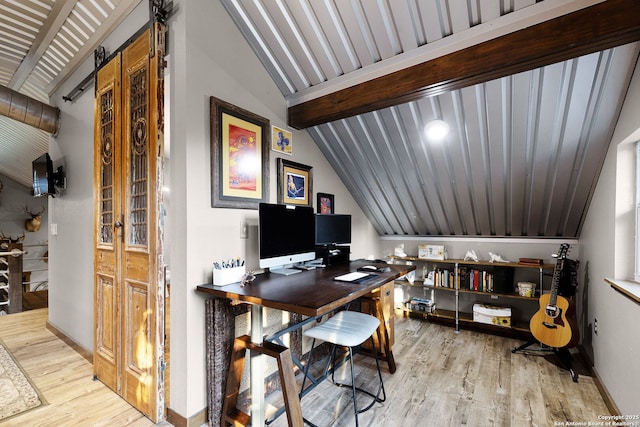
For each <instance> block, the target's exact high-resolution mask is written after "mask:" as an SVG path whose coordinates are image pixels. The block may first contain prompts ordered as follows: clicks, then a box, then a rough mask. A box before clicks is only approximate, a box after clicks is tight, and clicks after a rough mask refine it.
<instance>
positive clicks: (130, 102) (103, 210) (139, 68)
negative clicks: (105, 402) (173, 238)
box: [94, 31, 164, 422]
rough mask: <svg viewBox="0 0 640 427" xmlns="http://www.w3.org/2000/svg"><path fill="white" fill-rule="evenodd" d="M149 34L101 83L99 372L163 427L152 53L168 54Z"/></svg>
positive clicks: (106, 70) (156, 73) (156, 98)
mask: <svg viewBox="0 0 640 427" xmlns="http://www.w3.org/2000/svg"><path fill="white" fill-rule="evenodd" d="M150 34H151V32H150V31H147V32H145V33H144V34H143V35H141V36H140V37H139V38H138V39H137V40H136V41H134V42H133V43H132V44H131V45H129V46H128V47H127V48H126V49H125V50H123V51H122V53H121V54H120V55H118V56H117V57H115V58H114V59H112V60H111V61H110V62H109V64H107V65H105V66H104V67H102V68H101V69H100V71H99V72H98V74H97V78H96V102H95V109H96V110H95V126H94V140H95V159H94V186H95V189H96V194H95V202H96V206H95V224H96V225H95V233H96V236H95V237H96V244H95V267H94V269H95V301H94V304H95V339H94V373H95V375H96V377H97V378H98V379H100V380H101V381H102V382H104V383H105V384H106V385H107V386H109V387H110V388H112V389H113V390H114V391H116V392H117V393H118V394H119V395H120V396H122V397H123V398H124V399H125V400H127V401H128V402H129V403H131V404H132V405H133V406H135V407H136V408H137V409H138V410H140V411H141V412H142V413H144V414H145V415H146V416H148V417H149V418H150V419H151V420H153V421H154V422H158V421H160V420H162V419H163V418H164V401H163V398H164V390H163V350H164V330H163V322H162V318H163V315H164V313H163V307H164V302H163V301H162V298H163V292H162V286H163V280H162V278H163V274H162V229H161V219H160V216H159V213H160V204H161V187H162V182H161V176H162V174H161V173H160V172H161V170H162V161H163V158H162V153H163V149H162V137H163V135H162V102H161V95H159V94H162V70H161V68H159V66H162V61H163V59H162V55H161V54H157V53H156V54H155V55H152V54H153V52H162V50H161V49H153V46H152V43H151V42H152V40H151V38H150V37H151V35H150ZM156 34H160V35H161V34H162V33H161V31H159V32H156ZM157 45H159V46H160V47H161V44H157ZM158 61H161V62H160V64H158Z"/></svg>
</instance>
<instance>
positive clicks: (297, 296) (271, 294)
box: [196, 260, 416, 316]
mask: <svg viewBox="0 0 640 427" xmlns="http://www.w3.org/2000/svg"><path fill="white" fill-rule="evenodd" d="M362 265H377V266H379V267H389V268H390V269H391V271H389V272H386V273H373V274H375V275H376V276H377V277H374V278H373V279H371V280H368V281H367V282H366V283H362V284H357V283H349V282H340V281H336V280H334V277H336V276H339V275H342V274H345V273H349V272H351V271H356V269H357V268H358V267H360V266H362ZM415 268H416V267H415V266H414V265H399V264H388V265H387V264H374V263H372V262H371V261H366V260H363V261H352V262H351V263H349V264H343V265H335V266H329V267H325V268H316V269H314V270H307V271H302V272H300V273H296V274H292V275H290V276H284V275H280V274H271V273H264V274H259V275H257V276H256V279H255V280H254V281H253V283H252V284H250V285H247V286H244V287H242V286H240V283H233V284H231V285H226V286H214V285H212V284H204V285H199V286H198V287H197V288H196V289H197V290H198V291H200V292H204V293H207V294H210V295H213V296H215V297H217V298H228V299H232V300H239V301H243V302H248V303H252V304H258V305H262V306H264V307H269V308H277V309H279V310H284V311H289V312H291V313H298V314H302V315H306V316H321V315H324V314H326V313H328V312H330V311H332V310H335V309H337V308H339V307H341V306H343V305H345V304H347V303H349V302H351V301H353V300H355V299H357V298H360V297H361V296H363V295H366V294H368V293H369V292H371V291H373V290H375V289H378V288H379V287H380V286H382V285H384V284H385V283H387V282H389V281H391V280H395V279H397V278H398V277H400V276H403V275H405V274H407V273H408V272H410V271H412V270H415Z"/></svg>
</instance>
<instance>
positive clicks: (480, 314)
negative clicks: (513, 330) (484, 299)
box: [473, 303, 511, 327]
mask: <svg viewBox="0 0 640 427" xmlns="http://www.w3.org/2000/svg"><path fill="white" fill-rule="evenodd" d="M473 321H474V322H478V323H486V324H489V325H496V326H507V327H509V326H511V307H503V306H500V305H492V304H479V303H476V304H473Z"/></svg>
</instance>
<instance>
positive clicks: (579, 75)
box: [221, 0, 640, 238]
mask: <svg viewBox="0 0 640 427" xmlns="http://www.w3.org/2000/svg"><path fill="white" fill-rule="evenodd" d="M221 1H222V3H223V4H224V6H225V8H226V9H227V11H228V13H229V14H230V16H231V17H232V18H233V20H234V21H235V23H236V25H237V26H238V28H239V29H240V30H241V32H242V33H243V35H244V36H245V38H246V39H247V41H248V42H249V43H250V45H251V46H252V47H253V49H254V51H255V53H256V55H257V56H258V57H259V58H260V60H261V61H262V63H263V64H264V66H265V67H266V69H267V70H268V71H269V73H270V74H271V76H272V77H273V79H274V81H275V82H276V84H277V85H278V87H279V88H280V90H281V91H282V94H283V96H285V98H286V99H288V102H289V105H296V104H298V103H300V102H304V101H308V100H310V99H313V98H314V97H317V96H320V95H323V94H326V93H330V92H331V91H335V90H339V89H342V88H344V87H347V86H351V85H354V84H357V83H358V82H361V81H364V80H367V79H368V78H372V77H375V76H378V75H380V74H384V73H386V72H389V71H393V70H394V69H397V68H398V67H403V64H404V65H407V64H411V63H415V62H416V61H420V58H430V57H433V56H439V55H441V54H442V52H445V51H447V50H450V49H453V48H455V45H456V44H464V43H473V40H474V39H477V40H482V39H484V38H486V37H492V33H495V32H498V33H499V32H500V31H505V32H508V31H514V30H515V29H519V28H523V27H525V26H528V25H533V24H535V23H537V22H541V21H545V20H548V19H551V18H553V17H556V16H559V15H562V14H565V13H569V12H571V11H574V10H577V9H581V8H583V7H587V6H589V5H592V4H594V3H598V1H554V0H545V1H538V2H536V1H535V0H482V1H471V0H467V1H462V0H460V1H451V0H323V1H321V0H318V1H315V0H314V1H311V0H290V1H287V0H221ZM494 35H495V34H494ZM522 48H523V49H526V48H527V47H526V46H523V47H522ZM639 51H640V49H639V46H638V44H637V43H635V44H630V45H625V46H621V47H617V48H614V49H610V50H606V51H603V52H599V53H595V54H591V55H587V56H584V57H581V58H577V59H574V60H570V61H566V62H563V63H558V64H554V65H550V66H546V67H543V68H540V69H535V70H532V71H529V72H524V73H520V74H518V75H514V76H509V77H505V78H502V79H498V80H495V81H490V82H487V83H484V84H478V85H476V86H473V87H468V88H465V89H461V90H456V91H453V92H449V93H445V94H441V95H438V96H433V97H430V98H426V99H422V100H420V101H415V102H410V103H407V104H403V105H398V106H395V107H390V108H385V109H383V110H379V111H375V112H372V113H366V114H361V115H358V116H355V117H350V118H347V119H342V120H338V121H335V122H330V123H326V124H322V125H318V126H314V127H311V128H309V129H308V131H309V132H310V134H311V135H312V137H313V139H314V141H315V143H316V144H317V145H318V147H319V148H320V150H321V151H322V152H323V153H324V155H325V156H326V157H327V158H328V159H329V161H330V163H331V164H332V165H333V167H334V169H335V171H336V173H337V174H338V175H339V176H340V177H341V179H342V180H343V182H344V183H345V184H346V186H347V187H348V189H349V191H350V192H351V194H352V195H353V197H354V198H355V199H356V200H357V202H358V203H359V205H360V207H361V208H362V210H363V211H364V212H365V214H366V215H367V216H368V218H369V219H370V221H371V222H372V224H373V225H374V227H375V228H376V230H377V231H378V233H379V234H380V235H408V236H430V235H443V236H450V235H455V236H462V235H470V236H528V237H540V236H543V237H567V238H568V237H579V234H580V228H581V226H582V221H583V220H584V216H585V214H586V211H587V209H588V207H589V201H590V199H591V196H592V194H593V191H594V189H595V185H596V182H597V179H598V176H599V172H600V169H601V167H602V164H603V161H604V157H605V154H606V151H607V148H608V146H609V143H610V139H611V136H612V133H613V130H614V127H615V124H616V121H617V118H618V114H619V111H620V108H621V105H622V102H623V101H624V98H625V94H626V91H627V88H628V85H629V81H630V78H631V75H632V72H633V69H634V67H635V65H636V62H637V60H638V54H639ZM434 118H440V119H444V120H445V121H447V122H448V123H449V125H450V128H451V132H450V133H449V135H448V137H447V139H446V141H445V142H444V143H443V144H440V145H433V144H429V143H428V142H426V141H425V140H424V138H423V136H422V129H423V126H424V125H425V124H426V123H427V122H428V121H430V120H431V119H434ZM311 166H313V165H311ZM314 189H315V190H316V191H319V192H329V193H331V189H330V188H322V186H321V185H318V184H316V185H314ZM337 204H338V209H339V201H337Z"/></svg>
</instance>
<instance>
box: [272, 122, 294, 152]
mask: <svg viewBox="0 0 640 427" xmlns="http://www.w3.org/2000/svg"><path fill="white" fill-rule="evenodd" d="M271 149H272V150H273V151H277V152H278V153H280V154H289V155H291V154H293V134H292V133H291V132H289V131H286V130H284V129H281V128H279V127H277V126H271Z"/></svg>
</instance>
